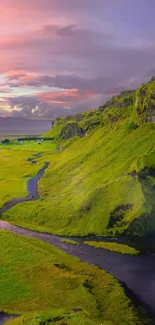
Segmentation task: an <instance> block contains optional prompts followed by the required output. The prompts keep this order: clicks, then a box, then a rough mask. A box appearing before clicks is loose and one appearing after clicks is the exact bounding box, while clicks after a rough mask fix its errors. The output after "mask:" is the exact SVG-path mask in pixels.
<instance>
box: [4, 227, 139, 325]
mask: <svg viewBox="0 0 155 325" xmlns="http://www.w3.org/2000/svg"><path fill="white" fill-rule="evenodd" d="M0 247H1V267H0V310H1V311H6V312H9V313H13V314H22V315H23V316H24V319H25V323H26V324H29V323H30V321H28V320H27V319H31V318H32V317H34V318H35V316H36V315H37V314H38V313H42V314H43V313H44V316H43V315H42V316H41V315H40V316H39V318H37V319H36V320H34V321H32V324H33V322H35V324H39V323H41V319H43V318H47V319H52V317H53V318H54V317H56V315H57V316H61V317H62V316H63V317H64V319H66V320H67V324H77V323H78V320H79V321H81V323H80V324H81V325H82V324H88V325H92V324H93V322H94V324H98V325H99V324H101V323H102V322H103V323H104V322H105V324H108V325H109V324H110V325H113V324H115V325H124V324H126V323H127V324H129V325H135V324H139V322H138V316H137V315H136V311H135V309H134V307H132V306H131V302H130V299H129V298H127V297H126V296H125V293H124V290H123V288H122V287H121V286H120V284H119V283H118V281H117V280H116V279H114V278H113V277H112V276H111V275H108V274H107V273H106V272H104V271H102V270H100V269H99V268H97V267H95V266H91V265H88V264H86V263H82V262H80V261H79V259H77V258H74V257H71V256H69V255H68V254H67V253H65V252H63V251H61V250H60V249H58V248H56V247H54V246H52V245H49V244H46V243H44V242H41V241H39V240H36V239H31V238H26V237H20V236H17V235H14V234H12V233H9V232H4V231H0ZM6 275H7V276H6ZM111 308H112V309H111ZM78 310H80V311H81V313H80V312H77V311H78ZM67 313H68V315H67ZM52 315H53V316H52ZM54 315H55V316H54ZM69 315H71V320H69V319H68V318H67V316H69ZM22 321H23V318H19V320H18V319H17V320H15V321H13V322H12V321H11V322H10V323H11V324H12V323H13V324H21V323H22ZM82 321H83V322H82ZM27 322H28V323H27ZM106 322H107V323H106ZM55 323H56V322H55ZM56 324H57V323H56ZM58 324H59V323H58ZM140 324H142V323H141V322H140Z"/></svg>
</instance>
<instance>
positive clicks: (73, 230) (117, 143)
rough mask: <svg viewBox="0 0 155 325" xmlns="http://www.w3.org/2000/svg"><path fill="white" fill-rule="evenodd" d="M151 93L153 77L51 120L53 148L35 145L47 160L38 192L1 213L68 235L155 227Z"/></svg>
mask: <svg viewBox="0 0 155 325" xmlns="http://www.w3.org/2000/svg"><path fill="white" fill-rule="evenodd" d="M154 95H155V81H151V82H149V83H148V84H145V85H142V86H141V87H140V88H139V89H138V90H137V91H133V92H123V93H122V94H121V95H120V96H115V97H114V98H113V99H112V100H111V101H110V102H108V103H107V105H105V106H103V107H100V109H98V110H96V111H89V112H86V113H83V114H78V115H76V116H69V117H66V118H60V119H58V120H56V121H55V123H54V126H53V128H52V129H51V131H49V132H48V133H46V134H45V135H44V136H45V137H50V138H54V140H53V142H55V144H56V145H57V147H58V149H57V150H55V152H54V151H52V148H51V151H49V150H47V151H46V150H44V144H42V145H41V146H40V147H39V151H42V152H43V154H42V155H41V157H40V158H39V162H40V163H42V162H43V161H49V162H50V166H49V168H48V170H47V171H46V173H45V175H44V177H43V178H42V179H41V180H40V181H39V192H40V195H41V199H40V200H38V201H34V202H25V203H21V204H19V205H17V206H15V207H13V208H12V209H10V210H8V211H6V212H5V213H4V214H3V219H5V220H8V221H10V222H12V223H14V224H17V225H21V226H23V227H26V228H30V229H34V230H35V229H36V230H38V231H46V232H50V233H55V234H61V235H69V236H71V235H80V236H84V235H111V236H115V235H119V234H127V233H128V234H132V235H133V234H134V235H146V234H150V233H151V232H152V231H154V230H155V222H154V209H155V206H154V195H155V190H154V184H155V177H154V176H155V146H154V145H155V124H154V123H153V122H154V116H155V110H154V108H153V107H154V106H153V105H154ZM150 107H151V108H150ZM80 132H81V133H80ZM60 148H61V149H62V150H59V149H60ZM3 149H4V148H3ZM5 150H6V151H5ZM4 152H7V154H8V153H9V154H12V152H14V150H13V149H10V150H9V151H8V150H7V149H4ZM16 152H17V151H16ZM17 154H18V152H17ZM26 154H27V157H28V155H29V153H28V152H27V153H26ZM22 156H23V153H22ZM23 159H25V157H24V156H23ZM37 167H38V166H37ZM34 169H35V170H36V166H31V173H32V172H33V170H34ZM23 173H25V174H26V169H25V171H24V170H23ZM30 175H31V174H30ZM20 177H21V176H20V172H19V178H20ZM21 189H22V186H21ZM9 191H10V190H8V196H9V197H10V196H11V195H12V197H13V193H12V194H11V195H10V194H9Z"/></svg>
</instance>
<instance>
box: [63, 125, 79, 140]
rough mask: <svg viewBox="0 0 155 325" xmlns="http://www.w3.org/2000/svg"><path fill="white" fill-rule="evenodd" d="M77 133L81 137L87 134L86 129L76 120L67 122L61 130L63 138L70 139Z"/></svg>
mask: <svg viewBox="0 0 155 325" xmlns="http://www.w3.org/2000/svg"><path fill="white" fill-rule="evenodd" d="M76 135H77V136H79V137H83V136H84V135H85V131H84V130H83V129H82V128H81V127H80V126H79V125H78V124H77V123H76V122H70V123H67V124H66V125H65V126H64V127H63V129H62V130H61V132H60V138H61V139H70V138H72V137H74V136H76Z"/></svg>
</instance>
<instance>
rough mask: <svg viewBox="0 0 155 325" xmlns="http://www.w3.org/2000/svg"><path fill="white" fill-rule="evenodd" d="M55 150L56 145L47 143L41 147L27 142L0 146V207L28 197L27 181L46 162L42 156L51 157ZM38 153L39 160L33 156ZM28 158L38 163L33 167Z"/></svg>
mask: <svg viewBox="0 0 155 325" xmlns="http://www.w3.org/2000/svg"><path fill="white" fill-rule="evenodd" d="M55 150H56V145H55V144H54V143H52V142H49V141H47V142H45V143H43V144H42V145H41V146H39V145H38V144H36V143H33V142H28V141H25V142H24V143H23V144H22V145H20V144H17V143H16V141H14V142H13V144H10V145H7V146H4V145H1V144H0V157H1V171H0V198H1V200H0V207H1V206H2V205H3V204H4V203H6V202H7V201H9V200H10V199H13V198H18V197H24V196H26V195H28V191H27V181H28V179H29V178H31V177H33V176H35V175H36V173H37V172H38V171H39V170H40V169H41V168H42V166H43V162H44V161H45V160H46V159H44V156H46V154H49V155H51V154H52V153H53V152H55ZM38 152H39V153H40V155H41V158H39V157H36V156H35V154H38ZM28 158H33V159H34V160H35V161H36V162H38V163H37V164H34V165H33V164H32V163H31V162H29V161H28Z"/></svg>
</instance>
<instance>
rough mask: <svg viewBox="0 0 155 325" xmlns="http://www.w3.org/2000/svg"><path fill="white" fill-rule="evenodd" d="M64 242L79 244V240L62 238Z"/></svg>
mask: <svg viewBox="0 0 155 325" xmlns="http://www.w3.org/2000/svg"><path fill="white" fill-rule="evenodd" d="M62 242H63V243H64V244H69V245H79V243H78V242H77V241H75V240H71V239H62Z"/></svg>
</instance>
